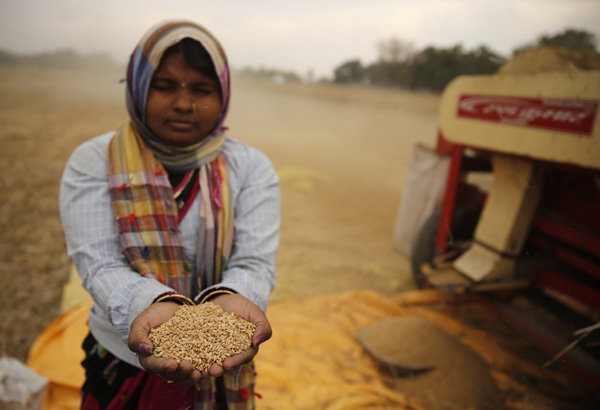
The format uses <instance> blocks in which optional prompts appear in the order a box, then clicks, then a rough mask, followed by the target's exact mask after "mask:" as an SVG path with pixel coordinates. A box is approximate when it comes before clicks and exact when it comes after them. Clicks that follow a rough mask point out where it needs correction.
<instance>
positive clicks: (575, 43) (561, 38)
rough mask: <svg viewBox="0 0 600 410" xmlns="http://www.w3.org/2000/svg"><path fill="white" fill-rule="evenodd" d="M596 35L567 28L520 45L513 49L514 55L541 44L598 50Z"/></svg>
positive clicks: (572, 48)
mask: <svg viewBox="0 0 600 410" xmlns="http://www.w3.org/2000/svg"><path fill="white" fill-rule="evenodd" d="M596 43H597V40H596V36H595V35H594V34H592V33H590V32H588V31H585V30H576V29H572V28H569V29H566V30H565V31H563V32H560V33H557V34H554V35H547V34H546V35H542V36H540V37H538V39H537V40H536V41H535V42H533V43H530V44H526V45H524V46H521V47H518V48H516V49H515V50H513V55H514V54H517V53H520V52H521V51H524V50H528V49H530V48H535V47H540V46H556V47H563V48H568V49H571V50H591V51H596Z"/></svg>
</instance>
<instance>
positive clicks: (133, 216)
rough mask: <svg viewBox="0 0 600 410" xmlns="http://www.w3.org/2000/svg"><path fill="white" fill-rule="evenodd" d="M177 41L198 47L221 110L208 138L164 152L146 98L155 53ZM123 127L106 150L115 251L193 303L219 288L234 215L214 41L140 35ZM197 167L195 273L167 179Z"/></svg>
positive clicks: (167, 30) (169, 33)
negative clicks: (211, 70) (213, 74)
mask: <svg viewBox="0 0 600 410" xmlns="http://www.w3.org/2000/svg"><path fill="white" fill-rule="evenodd" d="M184 38H192V39H194V40H196V41H198V42H200V43H201V44H202V45H203V46H204V48H205V49H206V50H207V51H208V53H209V55H210V56H211V58H212V61H213V64H214V66H215V69H216V71H217V76H218V77H219V82H220V87H221V95H222V108H221V113H220V117H219V120H218V122H217V125H216V126H215V129H214V130H213V131H212V133H211V134H210V135H209V136H208V137H206V138H205V139H204V140H202V141H201V142H199V143H197V144H194V145H192V146H188V147H184V148H180V147H174V146H167V145H165V144H164V142H161V141H160V140H159V139H158V138H157V137H156V136H155V135H153V133H152V132H151V131H150V130H149V129H148V127H147V126H146V119H145V112H146V99H147V96H148V89H149V87H150V81H151V80H152V75H153V74H154V72H155V70H156V69H157V67H158V65H159V63H160V60H161V58H162V55H163V53H164V52H165V50H166V49H168V48H169V47H170V46H172V45H174V44H177V43H178V42H179V41H181V40H182V39H184ZM126 99H127V109H128V111H129V116H130V121H129V122H128V123H127V124H126V125H125V126H124V127H123V128H122V129H120V130H119V131H118V132H117V133H116V135H115V136H114V137H113V139H112V140H111V142H110V145H109V149H108V180H109V189H110V196H111V201H112V207H113V212H114V214H115V217H116V219H117V224H118V227H119V237H120V242H121V247H122V250H123V253H124V255H125V256H126V258H127V260H128V261H129V263H130V264H131V266H133V267H134V268H135V269H136V271H138V272H139V273H140V274H141V275H143V276H148V277H153V278H155V279H157V280H158V281H160V282H161V283H165V284H166V285H167V286H169V287H171V288H173V289H175V290H176V291H178V292H179V293H181V294H183V295H185V296H188V297H195V296H196V295H195V294H192V293H193V292H195V291H196V289H203V288H206V287H208V286H211V285H213V284H215V283H219V282H220V281H221V275H222V272H223V270H224V269H225V268H226V265H227V261H228V259H229V255H230V253H231V248H232V243H233V218H234V209H233V203H232V201H231V197H230V189H229V179H228V169H227V158H226V157H225V154H224V153H223V151H222V147H223V143H224V141H225V133H224V127H223V122H224V121H225V117H226V115H227V111H228V107H229V69H228V66H227V59H226V57H225V53H224V51H223V49H222V48H221V46H220V45H219V43H218V41H217V40H216V39H215V38H214V37H213V36H212V35H211V34H210V33H209V32H208V31H206V30H205V29H204V28H202V27H201V26H198V25H196V24H194V23H190V22H166V23H161V24H158V25H157V26H155V27H153V28H152V29H150V30H149V31H148V33H146V35H144V37H143V38H142V40H141V41H140V43H139V44H138V46H137V47H136V49H135V50H134V52H133V54H132V56H131V59H130V62H129V66H128V69H127V93H126ZM198 168H199V170H200V171H199V184H200V198H201V207H200V215H199V217H200V229H199V238H198V253H197V255H198V256H197V258H196V269H195V271H194V269H193V265H192V263H191V262H190V261H189V260H188V259H187V256H186V253H185V247H184V245H183V241H182V237H181V233H180V231H179V227H178V221H177V215H178V209H177V206H176V205H175V200H174V197H173V188H172V187H171V184H170V182H169V178H168V175H167V172H183V171H189V170H191V169H198Z"/></svg>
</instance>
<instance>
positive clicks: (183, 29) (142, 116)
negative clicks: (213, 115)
mask: <svg viewBox="0 0 600 410" xmlns="http://www.w3.org/2000/svg"><path fill="white" fill-rule="evenodd" d="M184 38H191V39H193V40H196V41H198V42H199V43H200V44H202V46H203V47H204V48H205V49H206V51H207V52H208V54H209V55H210V56H211V59H212V62H213V64H214V66H215V70H216V72H217V77H218V78H219V85H220V87H221V98H222V106H221V112H220V115H219V120H218V121H217V124H216V126H215V128H214V129H213V131H212V132H211V135H210V136H209V137H208V138H205V139H204V140H203V141H201V142H199V143H197V144H194V145H192V146H188V147H184V148H181V147H173V146H168V145H165V143H164V142H162V141H161V140H159V139H158V138H157V137H156V136H155V135H154V134H153V133H152V132H151V131H150V130H149V129H148V127H147V126H146V101H147V99H148V90H149V89H150V82H151V81H152V76H153V74H154V72H155V71H156V69H157V68H158V65H159V64H160V61H161V59H162V56H163V54H164V52H165V51H166V50H167V49H168V48H169V47H171V46H173V45H175V44H177V43H179V42H180V41H181V40H183V39H184ZM229 86H230V80H229V66H228V65H227V57H226V56H225V51H224V50H223V48H222V47H221V45H220V44H219V42H218V40H217V39H216V38H214V37H213V36H212V35H211V34H210V33H209V32H208V31H207V30H206V29H204V28H203V27H201V26H199V25H197V24H195V23H191V22H186V21H170V22H163V23H159V24H157V25H156V26H154V27H152V28H151V29H150V30H149V31H148V32H147V33H146V34H145V35H144V36H143V37H142V39H141V40H140V43H139V44H138V46H137V47H136V48H135V50H134V52H133V54H132V55H131V59H130V60H129V65H128V67H127V92H126V102H127V110H128V111H129V116H130V117H131V121H132V122H133V124H134V126H135V128H136V130H137V131H138V133H139V134H140V136H141V137H142V139H143V140H144V142H146V144H148V146H149V147H150V148H151V149H152V150H153V151H154V153H155V155H156V156H157V157H158V159H159V160H160V161H161V162H162V163H163V164H164V165H165V167H167V168H169V169H175V170H188V169H193V168H197V167H198V166H199V165H201V164H202V163H205V162H207V161H209V160H211V159H212V158H211V156H210V155H205V153H204V152H202V151H203V150H202V148H204V147H205V146H207V145H212V146H213V148H212V149H211V150H210V151H213V152H214V151H216V150H218V146H219V145H220V144H218V141H216V140H219V136H222V131H223V128H224V127H223V123H224V122H225V117H226V115H227V112H228V110H229V97H230V91H229ZM199 152H200V155H198V153H199Z"/></svg>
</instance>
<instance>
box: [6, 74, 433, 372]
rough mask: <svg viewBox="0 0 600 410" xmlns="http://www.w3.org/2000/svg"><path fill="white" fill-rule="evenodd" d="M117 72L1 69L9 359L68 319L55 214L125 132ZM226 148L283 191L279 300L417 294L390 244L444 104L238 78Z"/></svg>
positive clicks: (65, 268) (397, 94)
mask: <svg viewBox="0 0 600 410" xmlns="http://www.w3.org/2000/svg"><path fill="white" fill-rule="evenodd" d="M122 76H123V73H122V72H121V71H120V70H115V69H107V70H103V71H100V70H68V69H48V68H45V69H35V68H20V69H17V68H7V67H4V68H0V84H1V87H2V90H3V92H2V93H0V123H1V124H2V127H1V128H0V140H1V143H2V148H3V152H4V157H3V160H2V162H1V163H0V170H1V172H2V174H1V175H2V180H1V181H2V182H1V186H2V189H1V190H0V195H1V198H0V207H1V210H0V218H1V225H2V228H3V229H2V231H1V233H0V235H2V243H3V246H2V247H1V248H0V255H1V257H0V264H1V265H0V266H1V271H2V275H3V278H5V280H4V282H5V285H4V286H2V287H1V290H0V313H1V314H2V317H3V318H4V319H3V322H2V325H1V326H2V328H1V332H0V334H1V336H0V353H1V354H2V355H10V356H15V357H18V358H19V359H21V360H25V359H26V357H27V351H28V349H29V346H30V345H31V343H32V342H33V340H34V339H35V337H36V336H37V335H38V334H39V333H40V332H41V331H42V330H43V329H44V328H45V326H47V325H48V324H49V323H50V321H51V320H53V319H54V318H55V317H57V316H58V315H59V314H60V313H61V312H60V310H59V309H60V298H61V292H62V286H63V285H64V283H65V282H66V280H67V277H68V272H69V265H70V261H69V259H68V257H67V255H66V248H65V244H64V237H63V232H62V227H61V223H60V219H59V213H58V190H59V184H60V178H61V174H62V171H63V168H64V165H65V163H66V161H67V159H68V157H69V155H70V153H71V152H72V151H73V150H74V149H75V147H76V146H77V145H79V144H80V143H81V142H83V141H85V140H87V139H89V138H92V137H94V136H96V135H100V134H102V133H105V132H108V131H111V130H114V129H116V128H117V127H119V126H120V125H121V124H123V122H124V121H125V120H126V118H127V116H126V110H125V104H124V85H123V84H122V83H120V82H119V80H120V79H121V77H122ZM232 90H233V94H232V106H231V111H230V116H229V120H228V121H227V125H228V126H229V131H228V132H229V135H230V136H232V137H234V138H238V139H241V140H243V141H245V142H246V143H248V144H249V145H252V146H254V147H256V148H258V149H260V150H262V151H263V152H264V153H266V154H267V155H268V156H269V158H270V159H271V161H272V162H273V164H274V165H275V168H276V170H277V172H278V173H279V176H280V179H281V191H282V216H283V222H282V230H281V234H282V237H281V246H280V251H279V254H278V259H277V269H278V284H277V288H276V290H275V292H274V294H273V299H281V298H288V299H290V298H292V299H293V298H305V297H309V296H313V295H317V294H325V293H334V292H340V291H346V290H353V289H365V288H366V289H374V290H377V291H381V292H385V293H392V292H395V291H398V290H402V289H408V288H412V287H413V285H412V280H411V279H410V273H409V271H408V263H407V260H406V258H405V257H403V256H402V255H400V254H398V253H396V252H395V251H393V250H392V235H393V228H394V223H395V218H396V214H397V210H398V205H399V201H400V198H401V194H402V185H403V183H404V178H405V175H406V172H407V168H408V163H409V158H410V156H411V150H412V147H413V144H415V143H417V142H421V143H425V144H427V145H433V144H434V141H435V136H436V111H437V102H438V97H437V96H435V95H426V94H412V93H406V92H401V91H389V90H373V89H364V88H342V87H334V86H324V85H323V86H321V85H300V84H297V85H282V84H279V85H278V84H272V83H256V82H249V81H248V80H244V79H240V78H234V79H233V83H232Z"/></svg>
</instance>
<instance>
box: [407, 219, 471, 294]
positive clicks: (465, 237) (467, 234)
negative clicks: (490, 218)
mask: <svg viewBox="0 0 600 410" xmlns="http://www.w3.org/2000/svg"><path fill="white" fill-rule="evenodd" d="M441 214H442V210H441V209H440V208H436V209H435V210H434V211H433V213H432V214H431V215H430V216H429V218H427V220H426V221H425V223H424V224H423V226H422V227H421V229H420V230H419V233H418V234H417V236H416V239H415V243H414V246H413V250H412V253H411V255H410V264H411V269H412V274H413V279H414V281H415V284H416V285H417V287H418V288H419V289H422V288H424V287H425V286H426V285H427V280H426V277H425V275H424V274H423V272H422V271H421V266H422V265H423V264H424V263H429V262H432V261H433V258H434V257H435V256H436V254H435V240H436V237H437V232H438V226H439V224H440V217H441ZM480 214H481V211H477V212H474V211H467V210H465V209H464V208H460V207H459V208H456V209H455V212H454V215H453V217H452V229H451V231H452V242H451V244H450V245H451V247H453V246H456V245H459V244H460V243H462V242H464V241H469V240H471V239H472V238H473V234H474V232H475V227H476V226H477V221H478V220H479V215H480Z"/></svg>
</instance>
